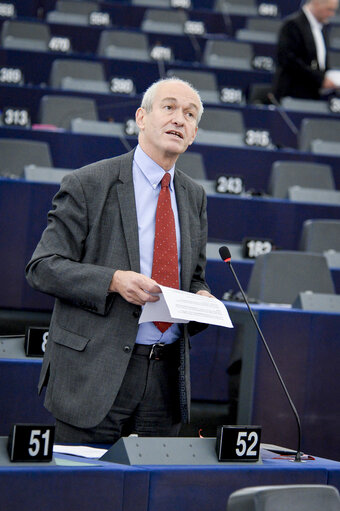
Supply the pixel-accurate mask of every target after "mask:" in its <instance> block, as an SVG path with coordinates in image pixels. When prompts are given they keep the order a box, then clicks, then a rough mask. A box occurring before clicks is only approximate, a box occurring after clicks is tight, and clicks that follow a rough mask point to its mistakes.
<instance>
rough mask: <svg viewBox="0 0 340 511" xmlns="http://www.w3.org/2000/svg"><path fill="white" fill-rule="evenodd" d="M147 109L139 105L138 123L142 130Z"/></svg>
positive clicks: (137, 111) (137, 112)
mask: <svg viewBox="0 0 340 511" xmlns="http://www.w3.org/2000/svg"><path fill="white" fill-rule="evenodd" d="M145 114H146V111H145V109H144V108H142V107H139V108H137V110H136V116H135V118H136V124H137V126H138V128H139V129H140V130H142V129H144V117H145Z"/></svg>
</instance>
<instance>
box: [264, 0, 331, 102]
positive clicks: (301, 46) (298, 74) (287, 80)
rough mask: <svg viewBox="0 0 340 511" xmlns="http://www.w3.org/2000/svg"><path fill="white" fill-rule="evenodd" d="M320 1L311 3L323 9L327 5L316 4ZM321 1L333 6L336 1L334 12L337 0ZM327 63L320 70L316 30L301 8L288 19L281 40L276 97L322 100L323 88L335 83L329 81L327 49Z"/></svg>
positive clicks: (279, 42) (275, 78)
mask: <svg viewBox="0 0 340 511" xmlns="http://www.w3.org/2000/svg"><path fill="white" fill-rule="evenodd" d="M319 1H320V0H313V1H312V2H310V3H312V4H314V5H313V7H315V6H316V8H317V9H319V10H320V9H323V8H324V6H323V5H321V7H320V6H319V5H316V4H318V2H319ZM321 1H323V2H326V3H327V2H328V1H329V2H330V4H332V5H331V6H332V7H333V4H334V12H335V10H336V7H337V0H321ZM307 5H308V3H307ZM317 12H319V11H317ZM320 12H321V11H320ZM322 15H323V12H322V13H321V16H322ZM319 21H320V22H321V23H323V22H324V21H327V20H326V19H323V18H322V19H319ZM324 39H325V44H326V48H327V40H326V38H325V37H324ZM325 64H326V65H325V69H320V67H319V64H318V59H317V50H316V45H315V41H314V37H313V33H312V30H311V26H310V23H309V21H308V19H307V16H306V14H305V13H304V11H303V10H300V11H299V12H297V13H294V14H292V15H291V16H289V17H288V18H286V20H285V21H284V23H283V26H282V27H281V30H280V33H279V39H278V48H277V70H276V73H275V76H274V80H273V93H274V95H275V97H276V98H277V99H278V100H280V99H281V98H282V97H285V96H291V97H295V98H305V99H319V98H320V89H321V88H322V87H332V86H334V84H332V83H331V82H330V81H329V80H327V79H325V71H326V70H327V52H326V63H325Z"/></svg>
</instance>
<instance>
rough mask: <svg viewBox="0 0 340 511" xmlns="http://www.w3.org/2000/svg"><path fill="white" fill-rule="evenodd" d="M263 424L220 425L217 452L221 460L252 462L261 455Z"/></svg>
mask: <svg viewBox="0 0 340 511" xmlns="http://www.w3.org/2000/svg"><path fill="white" fill-rule="evenodd" d="M260 440H261V426H220V427H219V428H218V430H217V437H216V452H217V456H218V460H219V461H230V462H239V461H241V462H244V461H245V462H252V461H254V462H255V461H258V460H259V456H260Z"/></svg>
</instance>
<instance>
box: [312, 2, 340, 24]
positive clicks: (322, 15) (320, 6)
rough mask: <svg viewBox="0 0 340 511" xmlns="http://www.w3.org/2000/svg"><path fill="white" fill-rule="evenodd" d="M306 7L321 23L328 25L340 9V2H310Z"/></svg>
mask: <svg viewBox="0 0 340 511" xmlns="http://www.w3.org/2000/svg"><path fill="white" fill-rule="evenodd" d="M306 7H307V8H308V9H309V10H310V12H311V13H312V14H313V16H314V17H315V18H316V19H317V20H318V21H319V22H320V23H328V21H329V20H330V19H331V18H333V16H334V15H335V13H336V11H337V9H338V7H339V0H309V1H307V2H306Z"/></svg>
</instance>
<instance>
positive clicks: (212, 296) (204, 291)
mask: <svg viewBox="0 0 340 511" xmlns="http://www.w3.org/2000/svg"><path fill="white" fill-rule="evenodd" d="M196 294H197V295H202V296H207V297H208V298H215V296H214V295H212V294H211V293H209V291H206V290H205V289H201V290H200V291H197V293H196Z"/></svg>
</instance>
